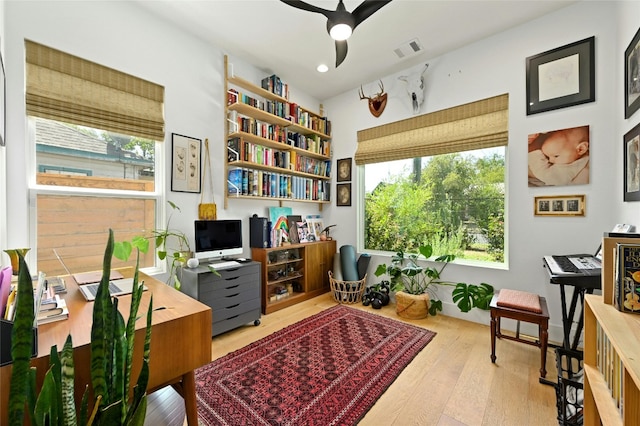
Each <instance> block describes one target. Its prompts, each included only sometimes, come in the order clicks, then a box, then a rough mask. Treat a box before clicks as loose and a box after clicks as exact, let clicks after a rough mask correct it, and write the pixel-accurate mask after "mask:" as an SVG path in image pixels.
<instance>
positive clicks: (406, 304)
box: [396, 291, 429, 319]
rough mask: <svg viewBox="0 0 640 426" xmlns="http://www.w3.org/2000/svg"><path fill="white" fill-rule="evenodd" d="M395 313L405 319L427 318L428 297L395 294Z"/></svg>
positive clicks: (426, 295)
mask: <svg viewBox="0 0 640 426" xmlns="http://www.w3.org/2000/svg"><path fill="white" fill-rule="evenodd" d="M396 313H397V314H398V316H401V317H402V318H407V319H422V318H426V317H427V316H429V295H428V294H427V293H424V294H410V293H405V292H404V291H399V292H397V293H396Z"/></svg>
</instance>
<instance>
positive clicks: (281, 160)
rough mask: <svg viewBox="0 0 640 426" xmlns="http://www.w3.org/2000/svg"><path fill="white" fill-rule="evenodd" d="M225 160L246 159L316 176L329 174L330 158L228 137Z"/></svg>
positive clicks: (327, 175) (230, 161)
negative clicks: (308, 155)
mask: <svg viewBox="0 0 640 426" xmlns="http://www.w3.org/2000/svg"><path fill="white" fill-rule="evenodd" d="M227 161H228V162H229V163H232V162H234V161H247V162H250V163H256V164H261V165H265V166H271V167H279V168H282V169H286V170H294V171H297V172H303V173H309V174H312V175H316V176H323V177H330V176H331V160H319V159H317V158H311V157H306V156H304V155H299V154H298V153H296V152H295V151H281V150H278V149H274V148H271V147H266V146H262V145H260V144H255V143H252V142H247V141H245V140H244V139H242V138H230V139H228V140H227Z"/></svg>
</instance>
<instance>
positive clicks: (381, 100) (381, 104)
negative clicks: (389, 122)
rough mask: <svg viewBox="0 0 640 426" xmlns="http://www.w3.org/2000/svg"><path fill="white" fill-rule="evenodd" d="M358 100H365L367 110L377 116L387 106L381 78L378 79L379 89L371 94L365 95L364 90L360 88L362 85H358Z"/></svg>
mask: <svg viewBox="0 0 640 426" xmlns="http://www.w3.org/2000/svg"><path fill="white" fill-rule="evenodd" d="M358 94H359V95H360V100H361V101H363V100H365V99H366V100H367V101H368V104H369V112H370V113H371V115H373V116H374V117H376V118H378V117H380V115H382V113H383V112H384V109H385V107H386V106H387V94H386V93H384V85H383V84H382V80H380V91H379V92H378V93H376V94H375V95H373V96H365V95H364V90H363V89H362V85H360V92H358Z"/></svg>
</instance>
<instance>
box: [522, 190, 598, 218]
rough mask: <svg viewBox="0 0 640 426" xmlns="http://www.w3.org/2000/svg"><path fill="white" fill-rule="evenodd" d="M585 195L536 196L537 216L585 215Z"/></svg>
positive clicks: (534, 205)
mask: <svg viewBox="0 0 640 426" xmlns="http://www.w3.org/2000/svg"><path fill="white" fill-rule="evenodd" d="M584 213H585V196H584V195H541V196H538V197H534V204H533V214H534V215H535V216H584Z"/></svg>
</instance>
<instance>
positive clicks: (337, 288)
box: [329, 271, 367, 303]
mask: <svg viewBox="0 0 640 426" xmlns="http://www.w3.org/2000/svg"><path fill="white" fill-rule="evenodd" d="M366 282H367V276H366V275H365V276H364V278H363V279H361V280H360V281H338V280H336V279H334V278H333V273H332V272H331V271H329V283H330V284H331V294H332V295H333V298H334V299H335V301H336V302H338V303H358V302H360V301H362V294H363V293H364V289H365V287H366Z"/></svg>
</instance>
